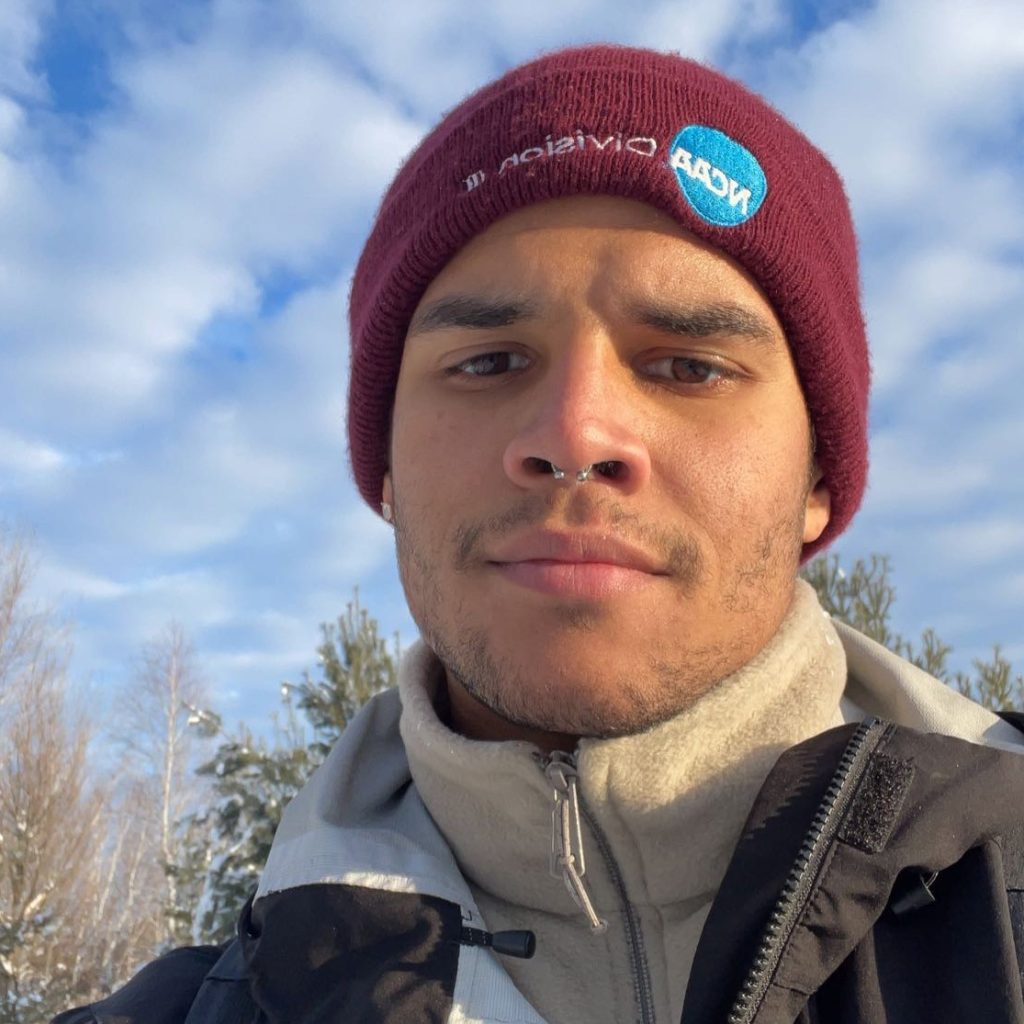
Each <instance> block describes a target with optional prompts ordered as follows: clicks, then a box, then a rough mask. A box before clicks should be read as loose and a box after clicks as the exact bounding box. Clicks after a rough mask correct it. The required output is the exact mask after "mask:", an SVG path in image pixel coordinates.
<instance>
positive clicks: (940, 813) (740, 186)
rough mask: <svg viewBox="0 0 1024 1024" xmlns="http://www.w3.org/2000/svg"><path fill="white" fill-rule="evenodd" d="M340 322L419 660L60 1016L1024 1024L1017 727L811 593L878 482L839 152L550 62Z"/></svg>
mask: <svg viewBox="0 0 1024 1024" xmlns="http://www.w3.org/2000/svg"><path fill="white" fill-rule="evenodd" d="M351 328H352V364H351V367H352V368H351V385H350V395H349V437H350V446H351V453H352V461H353V466H354V469H355V476H356V480H357V483H358V485H359V488H360V491H361V493H362V494H363V496H364V497H365V498H366V500H367V501H368V502H370V504H371V505H373V506H374V507H377V508H379V509H380V510H381V513H382V515H383V516H384V518H385V519H386V520H387V521H389V522H390V523H392V525H393V527H394V530H395V539H396V548H397V553H398V562H399V567H400V571H401V576H402V582H403V585H404V588H405V592H406V595H407V598H408V601H409V606H410V609H411V611H412V613H413V616H414V618H415V619H416V622H417V624H418V625H419V627H420V629H421V632H422V635H423V641H422V642H421V643H419V644H417V645H416V646H414V647H413V649H412V650H411V651H410V652H409V654H408V656H407V657H406V659H405V661H404V663H403V666H402V671H401V679H400V684H399V688H398V692H392V693H387V694H384V695H382V696H381V697H379V698H377V699H376V700H374V701H373V702H371V704H370V705H369V706H368V707H367V708H366V709H364V711H363V713H362V714H361V715H360V716H359V718H358V719H357V720H356V721H354V722H353V723H352V724H351V725H350V726H349V727H348V729H347V730H346V732H345V734H344V736H343V737H342V739H341V741H340V743H339V745H338V746H337V748H336V749H335V750H334V751H333V752H332V754H331V756H330V758H329V759H328V761H327V762H326V764H325V765H324V767H323V768H322V769H321V770H320V771H318V772H317V774H316V775H315V776H314V778H313V779H312V780H311V781H310V783H309V784H308V785H307V787H306V788H305V789H304V790H303V792H302V793H301V794H300V795H299V796H298V797H297V798H296V800H295V801H294V802H293V803H292V805H291V806H290V807H289V809H288V811H287V813H286V815H285V819H284V821H283V823H282V826H281V828H280V830H279V832H278V835H277V837H276V839H275V843H274V847H273V850H272V851H271V855H270V858H269V861H268V864H267V866H266V870H265V872H264V874H263V877H262V880H261V883H260V887H259V891H258V892H257V894H256V896H255V899H254V901H250V905H249V906H248V907H246V909H245V911H244V912H243V914H242V918H241V921H240V934H239V939H238V940H237V941H235V942H233V943H231V944H229V945H228V946H227V947H226V948H225V949H224V950H219V949H200V950H183V951H177V952H176V953H173V954H170V955H169V956H168V957H165V958H163V959H162V960H160V961H157V962H155V963H154V964H152V965H150V966H149V967H147V968H146V969H145V970H144V971H143V972H142V973H141V974H140V975H139V976H137V977H136V979H134V980H133V981H132V982H131V983H130V984H129V986H128V987H127V988H126V989H124V990H122V992H121V993H118V994H116V995H114V996H113V997H111V998H110V999H109V1000H107V1001H106V1002H105V1003H102V1004H99V1005H98V1006H96V1007H93V1008H92V1009H91V1010H86V1011H73V1012H71V1013H70V1014H69V1015H66V1016H65V1017H64V1018H63V1019H64V1020H66V1021H86V1020H99V1021H114V1020H118V1021H136V1020H138V1021H143V1020H145V1021H187V1022H188V1024H199V1022H203V1024H206V1022H209V1024H214V1022H217V1024H219V1022H227V1021H243V1020H245V1021H250V1020H260V1021H263V1020H266V1021H290V1022H292V1021H293V1022H307V1021H309V1022H312V1021H318V1022H319V1021H323V1022H327V1021H338V1022H341V1021H345V1022H348V1021H389V1022H390V1021H420V1020H430V1021H453V1022H454V1021H460V1022H461V1021H488V1022H491V1021H502V1022H523V1024H526V1022H542V1021H550V1022H582V1021H587V1022H596V1021H608V1022H622V1021H640V1022H644V1024H649V1022H655V1021H658V1022H668V1021H678V1020H683V1021H684V1022H687V1024H698V1022H708V1024H710V1022H712V1021H730V1022H740V1021H751V1022H753V1021H757V1022H761V1024H774V1022H779V1024H781V1022H791V1021H794V1020H800V1021H803V1022H807V1024H810V1022H851V1024H852V1022H854V1021H856V1022H881V1021H900V1022H911V1021H913V1022H917V1021H929V1022H933V1021H968V1020H970V1021H974V1020H984V1021H1016V1022H1021V1021H1024V1001H1022V997H1021V975H1020V969H1019V968H1018V964H1017V953H1016V946H1015V936H1016V935H1017V932H1018V929H1019V928H1020V921H1021V915H1020V913H1019V906H1018V901H1019V894H1018V892H1017V890H1018V889H1019V888H1020V879H1021V872H1020V867H1019V861H1020V860H1021V857H1020V851H1021V849H1022V847H1021V846H1020V844H1019V843H1017V841H1016V840H1015V838H1014V833H1015V831H1016V829H1017V826H1018V822H1019V819H1020V817H1021V815H1020V812H1019V809H1018V806H1019V805H1018V806H1014V804H1015V801H1016V800H1018V799H1019V798H1020V797H1021V795H1022V794H1024V760H1021V759H1020V758H1019V757H1018V756H1017V755H1016V754H1015V753H1012V752H1008V751H1012V750H1013V749H1014V748H1018V747H1019V743H1020V741H1019V739H1018V733H1017V731H1016V730H1015V728H1014V727H1013V726H1012V725H1010V724H1008V723H1007V722H1005V721H1002V720H1001V719H1000V718H998V717H997V716H995V715H992V714H990V713H989V712H987V711H986V710H984V709H983V708H981V707H978V706H977V705H974V704H972V703H971V702H970V701H967V700H965V699H964V698H962V697H960V696H959V695H957V694H955V693H953V692H952V691H950V690H949V689H947V688H945V687H944V686H942V684H940V683H938V682H937V681H936V680H933V679H931V678H930V677H928V676H926V675H925V674H924V673H923V672H921V671H920V670H917V669H916V668H914V666H912V665H909V664H907V663H905V662H903V661H901V660H900V659H899V658H897V657H895V656H894V655H892V654H890V653H889V652H887V651H885V650H884V649H883V648H881V647H880V646H879V645H877V644H875V643H873V642H872V641H870V640H868V639H867V638H865V637H863V636H861V635H859V634H858V633H856V631H854V630H852V629H850V628H849V627H847V626H845V625H843V624H841V623H838V622H833V621H831V620H830V619H829V618H828V616H826V615H825V614H824V613H823V612H822V610H821V608H820V606H819V604H818V602H817V599H816V597H815V595H814V592H813V590H812V588H811V587H810V586H808V585H807V584H806V583H805V582H803V581H801V580H799V579H798V577H797V572H798V569H799V567H800V565H801V564H803V563H804V562H806V561H807V559H808V558H810V557H811V555H812V554H814V553H815V552H816V551H818V550H820V549H821V548H823V547H824V546H826V545H827V544H828V543H830V542H831V541H832V540H833V539H834V538H835V537H836V536H838V535H839V534H840V533H841V532H842V531H843V529H845V527H846V526H847V525H848V524H849V522H850V520H851V518H852V516H853V515H854V513H855V511H856V509H857V507H858V506H859V504H860V501H861V497H862V494H863V490H864V485H865V478H866V470H867V457H866V432H867V402H868V382H869V367H868V354H867V346H866V341H865V337H864V331H863V324H862V318H861V313H860V308H859V301H858V285H857V269H856V253H855V242H854V235H853V230H852V226H851V223H850V217H849V212H848V209H847V204H846V200H845V197H844V194H843V188H842V185H841V182H840V180H839V178H838V177H837V175H836V174H835V172H834V171H833V169H832V168H831V167H830V165H829V164H828V162H827V161H826V160H825V159H824V157H823V156H822V155H821V154H820V153H819V152H818V151H817V150H815V149H814V148H813V147H812V146H811V144H810V143H809V142H808V141H807V140H806V139H805V138H804V137H803V136H802V135H800V134H799V133H798V132H797V131H796V130H795V129H794V128H793V127H792V126H791V125H789V124H788V123H786V122H785V121H784V120H783V119H782V118H781V117H780V116H779V115H778V114H776V113H775V112H774V111H772V110H771V109H770V108H768V107H767V106H766V105H765V104H764V102H763V101H761V100H760V99H758V98H757V97H755V96H753V95H752V94H750V93H749V92H747V91H746V90H745V89H743V88H742V87H741V86H739V85H737V84H736V83H734V82H731V81H729V80H727V79H725V78H722V77H721V76H719V75H718V74H716V73H714V72H712V71H710V70H708V69H707V68H704V67H702V66H699V65H697V64H694V63H691V62H689V61H686V60H683V59H681V58H678V57H675V56H666V55H660V54H655V53H651V52H648V51H641V50H632V49H626V48H618V47H588V48H583V49H577V50H570V51H563V52H560V53H555V54H552V55H550V56H547V57H544V58H541V59H540V60H538V61H535V62H532V63H531V64H528V65H525V66H524V67H522V68H518V69H515V70H513V71H511V72H509V73H508V74H507V75H506V76H504V77H503V78H502V79H501V80H499V81H498V82H496V83H493V84H492V85H490V86H488V87H486V88H485V89H483V90H482V91H480V92H479V93H477V94H475V95H474V96H472V97H470V98H469V99H468V100H466V101H465V102H464V103H463V104H462V105H461V106H459V107H458V108H456V109H455V110H454V111H452V112H451V113H450V114H449V115H448V116H447V117H446V118H445V119H444V121H443V122H442V123H441V125H440V126H439V127H438V128H436V129H435V130H434V132H433V133H432V134H431V135H430V136H428V138H427V139H426V140H425V141H424V142H423V143H422V145H421V146H420V147H419V149H417V151H416V152H415V153H414V154H413V155H412V156H411V157H410V159H409V161H408V162H407V163H406V165H405V166H404V167H403V168H402V170H401V171H400V173H399V175H398V177H397V178H396V180H395V182H394V183H393V184H392V186H391V188H390V190H389V191H388V193H387V195H386V196H385V199H384V202H383V204H382V206H381V209H380V213H379V215H378V218H377V221H376V224H375V226H374V229H373V232H372V234H371V236H370V239H369V241H368V242H367V245H366V248H365V250H364V252H363V255H362V258H361V260H360V263H359V266H358V268H357V271H356V275H355V279H354V283H353V289H352V297H351ZM891 723H895V724H891ZM999 747H1005V748H1007V750H1006V751H1003V750H1000V749H998V748H999ZM780 755H781V757H780ZM995 793H1000V794H1005V799H1001V800H993V799H991V797H992V795H993V794H995ZM1008 890H1009V892H1008Z"/></svg>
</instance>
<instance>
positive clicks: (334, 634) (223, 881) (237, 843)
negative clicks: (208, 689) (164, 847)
mask: <svg viewBox="0 0 1024 1024" xmlns="http://www.w3.org/2000/svg"><path fill="white" fill-rule="evenodd" d="M320 629H321V643H320V646H319V647H318V648H317V655H318V670H317V674H316V675H315V676H314V675H311V674H310V673H309V672H304V673H303V678H302V681H301V682H300V683H297V684H292V683H287V682H285V683H283V684H282V685H281V696H282V700H283V703H284V708H283V714H282V715H281V716H279V717H277V718H276V719H275V721H274V732H273V736H272V738H271V739H270V740H269V741H268V740H266V739H262V738H258V737H255V736H254V735H253V734H252V733H251V731H250V730H249V729H247V728H246V727H245V726H244V725H243V726H239V727H238V729H237V730H235V731H234V732H228V731H226V730H225V729H224V727H223V723H222V722H221V720H220V719H219V718H218V717H217V716H216V715H214V714H212V713H210V712H208V711H203V710H201V709H198V708H193V709H192V721H193V725H194V726H195V727H196V728H197V729H199V730H201V731H203V732H204V733H205V734H206V735H214V736H218V737H219V738H220V744H219V746H218V748H217V752H216V754H215V755H214V756H213V757H212V758H211V759H210V760H209V761H207V762H206V763H205V764H203V765H202V766H201V767H200V768H199V769H198V771H199V774H201V775H202V776H204V777H205V778H207V779H208V780H209V782H210V785H211V788H212V789H213V792H214V801H213V803H212V805H211V806H210V807H209V808H207V809H206V810H203V811H200V812H198V813H195V814H192V815H190V816H189V817H188V818H186V819H185V821H184V822H183V826H182V827H183V831H184V847H185V852H184V854H183V856H182V858H181V860H180V862H179V863H178V864H177V865H175V866H174V868H173V871H174V873H175V881H176V889H177V891H178V892H179V893H180V894H181V896H182V897H183V898H182V899H181V901H180V902H179V905H178V908H177V909H176V915H177V922H178V927H179V929H181V928H185V927H187V928H188V929H189V931H190V932H191V937H192V941H194V942H222V941H224V940H225V939H226V938H228V937H229V936H230V935H231V934H232V933H233V930H234V925H235V920H236V918H237V916H238V912H239V910H240V909H241V907H242V905H243V904H244V903H245V900H246V899H247V897H248V896H249V894H250V893H251V892H252V890H253V889H254V888H255V885H256V882H257V880H258V878H259V874H260V872H261V871H262V869H263V865H264V863H265V862H266V859H267V855H268V853H269V852H270V844H271V842H272V840H273V838H274V833H275V831H276V830H277V826H278V824H279V823H280V820H281V814H282V812H283V810H284V807H285V805H286V804H287V803H288V801H289V800H290V799H291V798H292V797H293V796H294V795H295V793H296V792H298V790H299V788H300V787H301V786H302V785H303V783H305V781H306V780H307V779H308V778H309V776H310V775H311V774H312V772H313V770H314V769H315V768H316V767H317V766H318V765H319V764H321V762H322V761H323V759H324V758H325V757H326V756H327V754H328V752H329V751H330V748H331V746H332V745H333V744H334V742H335V740H336V739H337V738H338V736H339V735H340V734H341V731H342V730H343V729H344V728H345V726H346V725H347V724H348V722H349V721H350V720H351V719H352V717H353V715H355V713H356V712H357V711H358V710H359V708H360V707H361V706H362V705H363V704H365V703H366V701H367V700H369V699H370V698H371V697H372V696H373V695H374V694H375V693H379V692H380V691H381V690H384V689H386V688H388V687H390V686H394V684H395V681H396V671H397V670H396V663H397V657H398V649H397V640H396V644H395V649H394V653H391V652H389V650H388V648H387V645H386V644H385V643H384V642H383V641H382V639H381V637H380V629H379V626H378V624H377V622H376V620H375V619H374V618H372V617H371V616H370V615H369V614H368V613H367V612H366V610H365V609H363V608H362V607H361V606H360V604H359V596H358V592H357V593H356V595H355V597H354V598H353V600H352V601H351V602H349V604H348V605H347V606H346V609H345V612H344V614H343V615H341V616H340V617H339V618H338V620H337V621H336V622H334V623H324V624H322V625H321V627H320ZM300 716H301V717H300ZM190 899H191V903H190V902H189V900H190ZM190 907H191V910H189V909H188V908H190Z"/></svg>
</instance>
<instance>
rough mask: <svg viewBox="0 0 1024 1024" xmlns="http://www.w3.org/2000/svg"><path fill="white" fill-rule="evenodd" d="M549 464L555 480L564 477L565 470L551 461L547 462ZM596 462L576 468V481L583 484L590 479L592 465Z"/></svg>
mask: <svg viewBox="0 0 1024 1024" xmlns="http://www.w3.org/2000/svg"><path fill="white" fill-rule="evenodd" d="M548 465H549V466H551V475H552V476H553V477H554V478H555V479H556V480H564V479H565V470H564V469H559V468H558V466H556V465H555V464H554V463H553V462H549V463H548ZM595 465H596V463H593V462H592V463H591V464H590V465H589V466H584V467H583V468H582V469H578V470H576V483H578V484H585V483H586V482H587V481H588V480H589V479H590V474H591V473H593V472H594V466H595Z"/></svg>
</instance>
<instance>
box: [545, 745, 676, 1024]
mask: <svg viewBox="0 0 1024 1024" xmlns="http://www.w3.org/2000/svg"><path fill="white" fill-rule="evenodd" d="M539 763H540V765H541V768H542V770H543V771H544V775H545V777H546V778H547V780H548V782H549V783H551V785H552V787H553V788H554V790H555V816H556V821H557V817H558V815H559V811H560V806H561V802H562V801H568V802H569V805H570V808H571V810H570V817H572V816H574V815H575V814H576V813H577V812H578V814H579V816H580V817H582V819H583V820H584V821H585V822H586V823H587V825H588V826H589V828H590V831H591V833H592V834H593V836H594V840H595V843H596V845H597V848H598V850H599V851H600V854H601V858H602V859H603V860H604V863H605V867H606V868H607V869H608V875H609V877H610V878H611V880H612V885H613V886H614V888H615V892H616V894H617V895H618V898H619V902H620V904H621V906H622V909H623V917H624V919H625V922H626V945H627V949H628V952H629V966H630V974H631V976H632V979H633V993H634V997H635V999H636V1004H637V1008H638V1009H639V1011H640V1017H639V1024H656V1022H655V1017H654V993H653V986H652V984H651V972H650V967H649V966H648V963H647V953H646V951H645V949H644V940H643V933H642V931H641V929H640V920H639V918H638V917H637V914H636V911H635V910H634V908H633V905H632V903H630V901H629V895H628V893H627V892H626V883H625V882H624V881H623V878H622V872H621V871H620V870H619V865H618V862H617V861H616V859H615V855H614V854H613V853H612V849H611V844H610V843H609V842H608V837H607V836H606V835H605V833H604V831H603V830H602V828H601V826H600V825H598V823H597V821H596V820H595V819H594V817H593V815H592V814H591V813H590V811H589V809H588V808H587V806H586V804H584V802H583V799H582V797H580V795H579V793H578V791H577V788H576V778H577V768H576V756H575V754H564V753H561V752H556V753H554V754H552V755H550V756H549V757H542V758H539ZM552 769H554V770H553V771H552ZM558 777H561V783H560V782H559V781H558ZM563 786H564V789H563V788H562V787H563ZM569 831H570V834H571V833H573V832H574V833H575V845H576V847H577V849H576V850H575V851H571V850H565V849H562V850H561V853H562V856H563V857H565V856H566V854H570V856H569V857H568V860H569V861H570V863H569V865H568V872H566V868H565V867H564V866H563V868H562V871H563V874H564V875H565V876H566V881H567V885H568V886H569V890H570V892H572V893H573V894H574V898H575V899H576V900H577V902H578V903H580V906H581V907H583V909H584V912H585V913H586V914H587V916H588V917H589V918H590V919H591V922H592V927H593V928H594V931H595V932H601V931H603V930H604V928H605V927H606V924H605V922H604V921H603V920H599V919H598V918H597V917H596V912H595V911H594V909H593V907H592V906H591V904H590V899H589V896H588V895H587V894H586V891H585V889H584V888H583V883H582V876H583V874H584V872H585V870H586V869H585V863H584V860H583V849H582V835H581V834H580V831H579V828H578V825H577V827H576V828H575V829H570V830H569ZM558 834H559V830H558V826H557V824H556V826H555V835H556V837H557V836H558ZM570 845H572V844H570ZM555 846H556V848H557V847H558V846H559V842H558V840H557V838H556V843H555ZM573 852H574V856H573V855H572V854H573ZM575 859H578V862H579V868H578V871H574V870H573V868H574V865H573V863H572V862H573V860H575ZM556 862H557V858H555V857H553V859H552V867H553V868H554V866H555V864H556ZM552 873H555V872H554V871H553V872H552ZM569 874H574V875H575V879H574V880H573V881H572V882H570V881H569V877H568V875H569ZM595 920H598V921H599V925H598V926H594V925H593V922H594V921H595Z"/></svg>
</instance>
